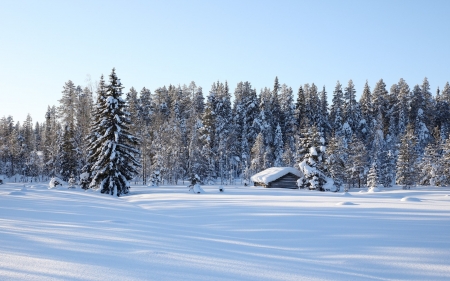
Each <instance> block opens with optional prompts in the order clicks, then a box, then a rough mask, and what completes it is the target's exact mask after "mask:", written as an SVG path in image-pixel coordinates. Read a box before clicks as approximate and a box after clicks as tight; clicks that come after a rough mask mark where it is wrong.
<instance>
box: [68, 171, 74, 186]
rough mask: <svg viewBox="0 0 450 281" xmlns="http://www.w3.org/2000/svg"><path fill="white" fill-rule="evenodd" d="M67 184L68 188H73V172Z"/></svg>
mask: <svg viewBox="0 0 450 281" xmlns="http://www.w3.org/2000/svg"><path fill="white" fill-rule="evenodd" d="M68 184H69V188H74V185H75V176H74V175H73V174H71V175H70V178H69V181H68Z"/></svg>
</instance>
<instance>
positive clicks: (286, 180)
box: [267, 173, 299, 188]
mask: <svg viewBox="0 0 450 281" xmlns="http://www.w3.org/2000/svg"><path fill="white" fill-rule="evenodd" d="M298 179H299V177H297V176H296V175H294V174H291V173H289V174H287V175H284V176H282V177H281V178H279V179H277V180H274V181H273V182H270V183H269V185H268V186H267V187H271V188H272V187H273V188H298V186H297V180H298Z"/></svg>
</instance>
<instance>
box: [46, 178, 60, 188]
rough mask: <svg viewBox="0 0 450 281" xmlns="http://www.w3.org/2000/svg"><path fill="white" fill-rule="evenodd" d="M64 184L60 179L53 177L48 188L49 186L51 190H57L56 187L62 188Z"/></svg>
mask: <svg viewBox="0 0 450 281" xmlns="http://www.w3.org/2000/svg"><path fill="white" fill-rule="evenodd" d="M62 184H63V181H62V180H61V179H60V178H57V177H53V178H52V179H51V180H50V182H49V183H48V186H49V188H55V187H57V186H58V185H61V186H62Z"/></svg>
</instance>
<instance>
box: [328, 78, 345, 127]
mask: <svg viewBox="0 0 450 281" xmlns="http://www.w3.org/2000/svg"><path fill="white" fill-rule="evenodd" d="M343 103H344V101H343V93H342V85H341V83H339V81H338V82H337V83H336V87H335V88H334V92H333V100H332V104H331V109H330V122H331V126H332V128H333V133H334V134H335V135H342V122H343V117H342V113H343V107H344V104H343Z"/></svg>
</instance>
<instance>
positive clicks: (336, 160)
mask: <svg viewBox="0 0 450 281" xmlns="http://www.w3.org/2000/svg"><path fill="white" fill-rule="evenodd" d="M347 157H348V155H347V153H346V149H345V143H344V141H343V139H342V138H341V137H332V138H331V139H330V141H329V143H328V146H327V166H328V171H329V173H330V176H331V178H332V179H333V181H334V185H335V186H336V191H339V190H340V188H341V186H342V185H343V184H345V183H346V182H347V181H348V177H347V176H346V173H345V170H346V163H347Z"/></svg>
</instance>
